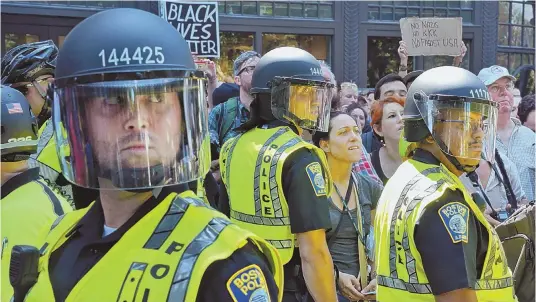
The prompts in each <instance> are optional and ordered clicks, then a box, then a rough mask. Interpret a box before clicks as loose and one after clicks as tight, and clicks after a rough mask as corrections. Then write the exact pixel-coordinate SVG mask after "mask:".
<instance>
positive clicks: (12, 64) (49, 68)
mask: <svg viewBox="0 0 536 302" xmlns="http://www.w3.org/2000/svg"><path fill="white" fill-rule="evenodd" d="M57 56H58V48H57V47H56V45H55V44H54V42H52V40H47V41H41V42H34V43H27V44H22V45H18V46H15V47H14V48H12V49H10V50H9V51H8V52H7V53H6V54H5V55H4V56H3V57H2V64H1V65H2V84H3V85H7V86H10V87H13V88H15V89H17V90H18V91H20V92H21V93H22V94H23V95H24V96H25V97H26V98H27V99H28V101H29V102H30V106H31V108H32V112H33V114H34V115H35V116H36V117H37V122H38V126H39V127H41V125H43V123H44V122H45V121H46V120H47V119H49V118H50V114H51V112H50V109H51V104H50V98H48V97H47V91H48V90H49V87H50V84H51V83H52V82H53V81H54V69H55V67H56V57H57Z"/></svg>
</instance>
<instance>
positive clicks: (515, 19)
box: [498, 1, 534, 48]
mask: <svg viewBox="0 0 536 302" xmlns="http://www.w3.org/2000/svg"><path fill="white" fill-rule="evenodd" d="M498 38H499V45H501V46H515V47H523V48H534V1H530V2H521V1H501V2H499V37H498Z"/></svg>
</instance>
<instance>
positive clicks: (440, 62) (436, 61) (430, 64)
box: [423, 40, 472, 70]
mask: <svg viewBox="0 0 536 302" xmlns="http://www.w3.org/2000/svg"><path fill="white" fill-rule="evenodd" d="M463 42H464V43H465V46H466V47H467V52H466V53H465V56H464V57H463V61H462V65H461V66H460V67H462V68H465V69H469V66H471V64H470V63H471V62H470V60H471V49H472V47H471V44H472V43H471V40H463ZM453 60H454V57H452V56H423V66H424V70H428V69H431V68H434V67H439V66H450V65H452V61H453Z"/></svg>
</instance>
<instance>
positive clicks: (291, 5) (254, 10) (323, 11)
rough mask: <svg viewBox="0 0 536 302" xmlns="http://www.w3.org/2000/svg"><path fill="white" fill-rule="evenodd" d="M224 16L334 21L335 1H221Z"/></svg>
mask: <svg viewBox="0 0 536 302" xmlns="http://www.w3.org/2000/svg"><path fill="white" fill-rule="evenodd" d="M218 12H219V14H222V15H259V16H267V17H283V18H307V19H333V1H307V2H300V1H295V2H294V1H219V2H218Z"/></svg>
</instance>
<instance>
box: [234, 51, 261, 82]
mask: <svg viewBox="0 0 536 302" xmlns="http://www.w3.org/2000/svg"><path fill="white" fill-rule="evenodd" d="M253 57H257V58H260V57H261V55H260V54H259V53H257V52H256V51H253V50H250V51H246V52H243V53H242V54H241V55H239V56H238V58H236V60H234V63H233V75H234V76H236V75H238V73H239V72H240V67H241V66H242V64H244V62H246V61H247V60H249V59H251V58H253Z"/></svg>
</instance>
